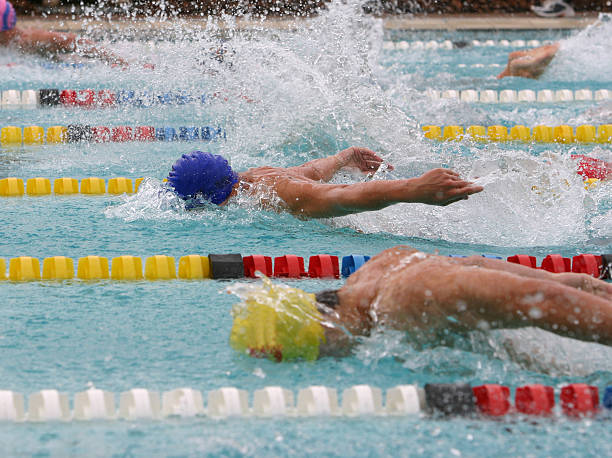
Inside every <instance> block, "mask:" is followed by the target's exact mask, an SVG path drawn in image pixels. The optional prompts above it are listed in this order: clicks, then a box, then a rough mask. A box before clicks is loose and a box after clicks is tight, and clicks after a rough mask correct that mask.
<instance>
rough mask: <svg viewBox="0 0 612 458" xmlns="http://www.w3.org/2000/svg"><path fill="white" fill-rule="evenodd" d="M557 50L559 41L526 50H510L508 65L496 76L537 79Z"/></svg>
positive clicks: (499, 77)
mask: <svg viewBox="0 0 612 458" xmlns="http://www.w3.org/2000/svg"><path fill="white" fill-rule="evenodd" d="M558 50H559V43H553V44H551V45H545V46H540V47H538V48H533V49H528V50H526V51H514V52H511V53H510V54H509V55H508V65H507V66H506V68H505V69H504V70H503V71H502V72H501V73H500V74H499V75H497V78H498V79H501V78H504V77H506V76H520V77H522V78H533V79H537V78H539V77H540V75H542V73H544V70H546V67H548V64H550V62H551V61H552V60H553V57H555V54H556V53H557V51H558Z"/></svg>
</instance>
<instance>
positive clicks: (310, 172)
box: [292, 146, 393, 182]
mask: <svg viewBox="0 0 612 458" xmlns="http://www.w3.org/2000/svg"><path fill="white" fill-rule="evenodd" d="M382 163H383V160H382V158H380V157H379V156H378V155H377V154H376V153H375V152H374V151H372V150H370V149H368V148H361V147H358V146H351V147H350V148H347V149H345V150H342V151H340V152H339V153H338V154H335V155H333V156H329V157H324V158H322V159H315V160H314V161H310V162H307V163H305V164H303V165H300V166H298V167H292V170H293V171H297V172H299V173H301V174H303V175H304V176H305V177H306V178H310V179H311V180H315V181H323V182H327V181H329V180H331V179H332V178H333V176H334V175H335V174H336V172H338V171H339V170H340V169H342V168H345V167H351V168H355V169H358V170H359V171H361V172H363V173H374V172H376V171H377V170H378V168H379V167H380V166H381V164H382ZM388 166H389V169H390V170H393V166H391V165H390V164H389V165H388Z"/></svg>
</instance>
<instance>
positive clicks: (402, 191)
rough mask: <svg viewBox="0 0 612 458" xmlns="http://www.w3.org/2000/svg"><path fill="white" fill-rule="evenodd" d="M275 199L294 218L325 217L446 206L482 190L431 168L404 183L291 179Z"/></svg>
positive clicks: (281, 182) (280, 185)
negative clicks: (404, 206)
mask: <svg viewBox="0 0 612 458" xmlns="http://www.w3.org/2000/svg"><path fill="white" fill-rule="evenodd" d="M274 188H275V191H276V193H277V194H278V196H279V197H280V198H281V199H283V200H284V201H285V203H286V204H287V206H288V207H289V209H290V210H291V211H292V212H293V213H294V214H297V215H303V216H308V217H311V218H329V217H334V216H343V215H348V214H351V213H359V212H363V211H372V210H380V209H382V208H385V207H388V206H390V205H394V204H397V203H402V202H407V203H423V204H429V205H448V204H451V203H453V202H457V201H459V200H464V199H467V198H468V196H469V195H470V194H474V193H477V192H480V191H482V190H483V188H482V186H476V185H474V184H473V183H471V182H468V181H464V180H462V179H461V178H460V177H459V174H457V173H456V172H453V171H452V170H447V169H433V170H430V171H429V172H427V173H425V174H423V175H421V176H420V177H416V178H410V179H406V180H376V181H370V182H367V183H355V184H350V185H335V184H319V183H312V182H305V181H298V180H293V179H290V178H289V179H282V180H278V181H277V182H276V183H275V184H274Z"/></svg>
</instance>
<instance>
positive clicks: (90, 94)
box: [76, 89, 96, 108]
mask: <svg viewBox="0 0 612 458" xmlns="http://www.w3.org/2000/svg"><path fill="white" fill-rule="evenodd" d="M95 97H96V93H95V92H94V91H92V90H91V89H82V90H80V91H79V92H78V93H77V97H76V104H77V106H79V107H83V108H90V107H92V106H93V104H94V102H95Z"/></svg>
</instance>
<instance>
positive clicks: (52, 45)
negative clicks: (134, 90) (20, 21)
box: [0, 27, 127, 65]
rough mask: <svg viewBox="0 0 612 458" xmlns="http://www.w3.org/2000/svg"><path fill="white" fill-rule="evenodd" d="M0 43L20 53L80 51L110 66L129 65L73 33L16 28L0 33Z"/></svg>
mask: <svg viewBox="0 0 612 458" xmlns="http://www.w3.org/2000/svg"><path fill="white" fill-rule="evenodd" d="M0 42H1V43H2V44H6V45H14V46H16V47H17V48H18V49H19V50H20V51H23V52H28V53H38V54H41V53H42V54H45V53H51V54H58V53H70V52H76V51H78V52H79V53H80V54H81V55H83V56H86V57H94V58H97V59H100V60H102V61H105V62H108V63H110V64H119V65H127V62H126V61H125V60H124V59H122V58H121V57H119V56H116V55H115V54H113V53H112V52H110V51H109V50H107V49H104V48H102V47H99V46H96V44H95V43H94V42H92V41H90V40H87V39H84V38H78V37H77V35H75V34H73V33H63V32H53V31H49V30H44V29H23V28H20V27H15V28H14V29H13V30H10V31H8V32H3V33H0Z"/></svg>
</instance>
